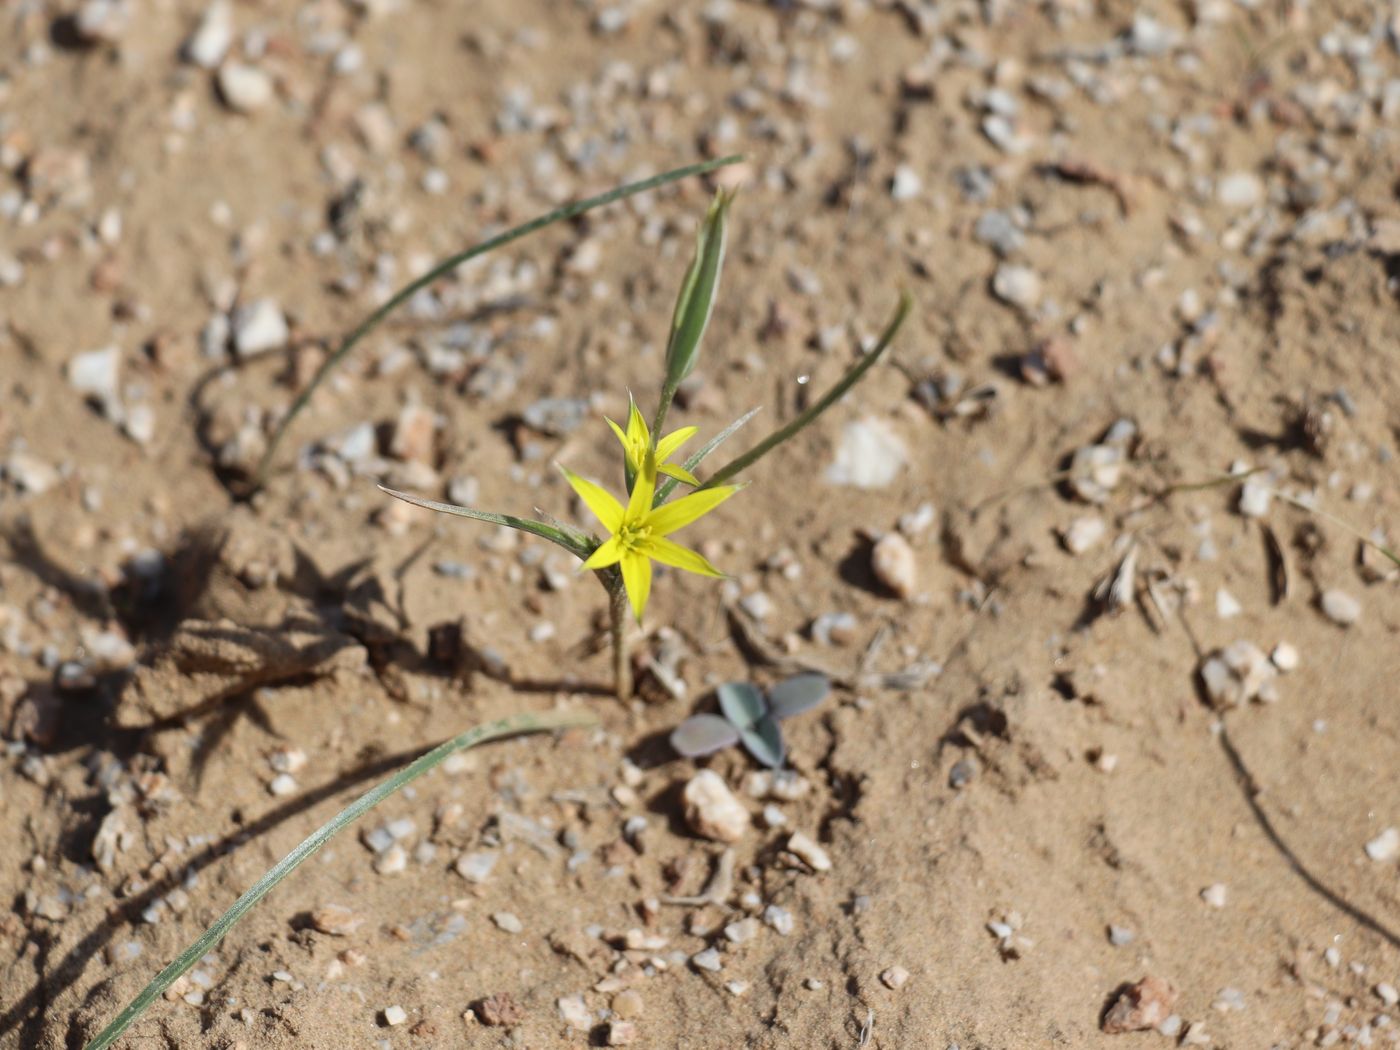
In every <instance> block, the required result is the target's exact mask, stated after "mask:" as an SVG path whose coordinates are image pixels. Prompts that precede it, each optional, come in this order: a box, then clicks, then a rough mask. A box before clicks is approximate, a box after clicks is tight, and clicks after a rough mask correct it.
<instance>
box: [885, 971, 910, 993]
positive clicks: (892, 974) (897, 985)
mask: <svg viewBox="0 0 1400 1050" xmlns="http://www.w3.org/2000/svg"><path fill="white" fill-rule="evenodd" d="M880 983H881V984H883V985H884V986H885V987H886V988H889V989H890V990H891V991H896V992H897V991H899V990H900V989H901V988H903V987H904V986H905V985H906V984H908V983H909V971H908V970H906V969H905V968H904V967H903V966H891V967H890V968H889V969H888V970H886V971H885V972H884V973H882V974H880Z"/></svg>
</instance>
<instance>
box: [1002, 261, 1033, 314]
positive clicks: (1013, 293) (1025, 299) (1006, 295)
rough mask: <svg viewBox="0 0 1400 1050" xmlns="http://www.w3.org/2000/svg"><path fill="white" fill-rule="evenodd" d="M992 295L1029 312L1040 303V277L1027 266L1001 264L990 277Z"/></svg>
mask: <svg viewBox="0 0 1400 1050" xmlns="http://www.w3.org/2000/svg"><path fill="white" fill-rule="evenodd" d="M992 293H993V294H994V295H995V296H996V297H997V298H998V299H1000V300H1001V301H1002V302H1004V303H1009V304H1011V305H1012V306H1019V307H1021V308H1022V309H1026V310H1029V309H1031V308H1032V307H1034V306H1035V305H1036V304H1037V303H1038V302H1040V277H1039V276H1037V274H1036V272H1035V271H1034V270H1032V269H1031V268H1030V267H1028V266H1017V265H1015V264H1013V263H1002V264H1001V265H1000V266H998V267H997V271H996V273H995V274H994V275H993V277H992Z"/></svg>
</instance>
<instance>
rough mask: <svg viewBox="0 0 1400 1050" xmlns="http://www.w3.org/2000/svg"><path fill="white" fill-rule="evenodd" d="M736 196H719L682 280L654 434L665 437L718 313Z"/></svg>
mask: <svg viewBox="0 0 1400 1050" xmlns="http://www.w3.org/2000/svg"><path fill="white" fill-rule="evenodd" d="M733 202H734V194H733V193H732V192H726V191H724V190H721V191H720V192H718V193H717V194H715V199H714V201H713V202H712V203H711V204H710V210H709V211H708V212H706V213H705V221H704V222H702V223H701V224H700V230H699V232H698V233H697V234H696V236H695V255H694V257H693V258H692V259H691V261H690V266H689V267H688V268H687V269H686V272H685V278H684V280H682V281H681V290H680V294H678V295H677V296H676V308H675V311H674V312H673V313H672V315H671V336H670V339H669V340H668V341H667V344H666V380H665V383H664V384H663V386H662V389H661V403H660V405H658V406H657V410H656V423H655V425H654V426H653V427H652V433H653V434H654V435H656V437H660V436H661V426H662V424H663V423H664V422H665V421H666V413H667V412H668V411H669V410H670V407H671V400H672V398H674V397H675V396H676V388H677V387H679V386H680V385H681V382H682V381H683V380H684V379H685V378H686V376H688V375H690V373H691V371H692V370H693V369H694V368H695V361H696V358H697V357H698V356H699V352H700V340H701V339H702V338H704V335H705V329H706V328H708V327H709V324H710V314H711V313H713V312H714V305H715V293H716V292H717V291H718V290H719V275H720V271H721V270H723V269H724V248H725V241H726V240H727V236H726V232H725V218H726V216H727V215H728V213H729V206H730V204H732V203H733Z"/></svg>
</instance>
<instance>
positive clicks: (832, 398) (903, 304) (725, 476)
mask: <svg viewBox="0 0 1400 1050" xmlns="http://www.w3.org/2000/svg"><path fill="white" fill-rule="evenodd" d="M913 305H914V300H913V298H912V297H911V296H910V295H909V293H908V292H900V293H899V305H898V306H897V307H895V311H894V314H893V316H891V317H890V320H889V322H888V323H887V324H886V325H885V330H884V331H883V332H881V333H880V339H879V342H877V343H876V344H875V347H874V349H872V350H871V351H870V353H868V354H866V355H865V356H864V357H862V358H861V359H860V360H859V361H857V362H856V364H855V365H853V366H852V367H851V369H850V371H848V372H847V373H846V374H845V375H844V376H842V377H841V378H840V379H839V380H838V381H837V383H836V385H835V386H833V387H832V388H831V389H830V390H828V391H827V392H826V393H825V394H824V395H822V398H821V400H819V401H817V402H816V403H815V404H813V405H811V406H810V407H809V408H808V409H807V411H805V412H803V413H802V414H801V415H800V416H798V417H797V418H796V419H794V420H793V421H792V422H791V423H789V424H788V425H787V426H785V427H780V428H779V429H778V430H775V431H774V432H773V433H771V434H769V435H768V436H767V437H766V438H764V439H763V440H762V441H760V442H759V443H758V444H757V445H755V446H754V447H753V448H751V449H749V450H748V451H747V452H745V453H744V454H743V455H742V456H739V457H738V458H737V459H733V460H731V461H730V462H728V463H726V464H725V465H724V466H723V467H721V468H720V469H719V470H718V471H716V472H715V473H714V474H713V475H712V476H711V477H709V478H707V479H706V480H705V481H704V482H703V483H702V484H701V485H700V488H702V489H709V488H714V487H715V486H716V485H723V484H724V483H725V482H726V481H728V480H729V479H730V478H732V477H734V476H735V475H736V474H739V473H740V472H741V471H745V470H747V469H748V468H749V467H751V466H753V465H754V464H755V463H757V462H758V461H759V460H760V459H762V458H763V457H764V456H766V455H768V453H770V452H772V451H773V450H774V449H775V448H777V447H778V446H779V445H781V444H782V443H783V442H784V441H787V440H788V439H789V438H791V437H792V436H793V435H795V434H796V433H797V432H798V431H800V430H802V429H803V428H804V427H807V426H809V425H810V424H811V423H812V422H813V420H815V419H816V418H817V417H818V416H820V415H821V414H822V413H823V412H825V411H826V410H827V409H828V408H830V407H831V406H832V405H834V404H836V402H838V401H840V400H841V398H842V397H844V396H845V394H846V391H848V390H850V389H851V387H853V386H855V385H856V384H857V383H859V382H860V381H861V379H862V378H864V376H865V373H867V372H868V371H870V369H871V368H872V367H874V365H875V362H876V361H878V360H879V359H880V358H881V356H883V354H884V353H885V351H886V350H888V349H889V346H890V343H891V342H893V341H894V337H895V334H896V333H897V332H898V331H899V329H900V327H901V326H902V325H903V324H904V321H905V318H907V317H908V316H909V310H910V309H911V308H912V307H913Z"/></svg>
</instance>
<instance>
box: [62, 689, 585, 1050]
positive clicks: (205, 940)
mask: <svg viewBox="0 0 1400 1050" xmlns="http://www.w3.org/2000/svg"><path fill="white" fill-rule="evenodd" d="M595 722H596V719H594V718H593V717H592V716H590V715H580V714H571V713H545V714H538V715H537V714H517V715H510V716H508V717H506V718H501V719H497V720H496V721H494V722H487V723H485V724H484V725H479V726H476V727H475V728H473V729H468V730H467V731H466V732H465V733H461V734H459V735H458V736H455V737H453V738H452V739H451V740H449V741H447V742H446V743H443V744H439V745H438V746H437V747H435V748H433V749H432V750H431V751H429V752H428V753H427V754H425V755H423V756H422V757H421V758H418V759H416V760H415V761H413V762H410V763H409V764H408V765H406V766H404V767H403V768H402V769H400V770H399V771H398V772H397V773H395V774H394V775H393V776H391V777H390V778H389V779H388V780H385V781H383V782H381V783H380V784H378V785H376V786H375V787H373V788H371V789H370V790H369V791H366V792H365V793H364V794H363V795H361V796H360V797H359V798H357V799H356V800H355V801H354V802H352V803H350V805H348V806H346V807H345V808H344V809H343V810H341V811H340V812H339V813H337V814H336V815H335V816H334V817H332V818H331V819H330V820H328V821H327V822H326V823H325V824H323V825H321V827H319V828H318V829H317V830H316V831H314V832H313V833H312V834H311V835H310V836H309V837H308V838H306V839H305V840H304V841H303V842H302V843H301V845H299V846H297V847H296V849H294V850H292V852H290V853H288V854H287V855H286V856H285V857H283V858H282V859H281V860H280V861H278V862H277V864H276V865H275V866H274V867H272V868H271V869H270V870H269V871H268V872H267V873H266V874H265V875H263V877H262V878H260V879H259V880H258V881H257V882H256V883H254V884H253V887H252V888H251V889H250V890H248V891H247V892H246V893H244V894H243V896H241V897H239V898H238V900H236V901H234V903H233V906H232V907H231V908H229V910H228V911H226V912H224V914H223V915H221V916H220V917H219V918H218V919H217V920H216V921H215V922H214V924H213V925H212V926H210V927H209V929H207V930H205V931H204V934H203V936H201V937H200V938H199V939H198V940H197V941H195V942H194V943H193V944H191V945H190V946H189V947H188V948H186V949H185V950H184V951H183V952H181V953H180V955H179V957H178V958H177V959H176V960H175V961H174V962H172V963H171V964H170V965H169V966H167V967H166V968H165V969H163V970H161V971H160V973H158V974H156V976H155V979H154V980H152V981H151V983H150V984H148V985H146V987H145V988H144V989H142V991H141V994H140V995H138V996H137V997H136V998H135V999H133V1000H132V1001H131V1002H130V1003H128V1004H127V1007H126V1009H124V1010H123V1011H122V1012H121V1013H120V1014H118V1015H117V1017H116V1019H115V1020H113V1021H112V1023H111V1024H109V1025H108V1026H107V1027H106V1028H104V1029H103V1030H102V1031H101V1032H100V1033H98V1035H97V1037H96V1038H95V1039H93V1040H92V1042H90V1043H88V1044H87V1047H86V1048H85V1050H105V1048H106V1047H109V1046H111V1045H112V1044H113V1043H115V1042H116V1041H117V1040H118V1039H119V1038H121V1035H122V1033H123V1032H125V1031H126V1030H127V1028H128V1027H130V1025H131V1023H132V1022H133V1021H135V1020H136V1019H137V1018H138V1017H140V1016H141V1015H142V1014H143V1013H145V1012H146V1010H147V1009H148V1008H149V1007H150V1006H151V1004H152V1003H154V1002H155V1001H156V1000H157V999H159V998H160V996H161V995H162V994H163V993H164V992H165V990H166V989H167V988H169V987H170V986H171V985H172V984H174V983H175V981H176V979H177V978H179V977H180V976H182V975H183V974H184V973H185V972H186V971H188V970H189V969H190V967H192V966H194V964H195V963H197V962H198V961H199V960H200V959H201V958H203V957H204V956H205V955H206V954H207V953H208V952H210V951H211V950H213V948H214V947H215V946H216V945H217V944H218V943H219V942H220V941H221V940H223V939H224V936H225V935H226V934H227V933H228V932H229V930H231V929H232V928H233V926H234V924H235V923H237V922H238V920H239V919H241V918H243V916H244V915H245V914H246V913H247V912H248V911H249V909H251V908H252V907H253V905H255V904H257V903H258V901H260V900H262V899H263V898H264V897H266V896H267V894H268V892H269V891H270V890H271V889H272V887H274V886H276V885H277V884H278V883H279V882H281V881H282V880H283V879H285V878H286V877H287V876H288V875H290V874H291V873H292V872H293V871H295V870H296V869H297V868H298V867H300V866H301V865H302V864H303V863H304V862H306V861H307V860H309V859H310V858H311V857H312V856H313V855H314V854H315V853H316V852H317V851H318V850H319V849H320V848H321V847H322V846H324V845H325V844H326V843H327V842H329V841H330V840H331V839H332V838H334V837H335V836H336V835H337V834H339V833H340V832H341V831H343V830H345V828H346V827H348V826H349V825H350V824H353V823H354V822H355V821H356V820H358V819H359V818H360V817H362V816H364V815H365V814H366V813H368V812H369V811H370V810H371V809H373V808H374V807H375V806H377V805H379V803H381V802H383V801H384V800H385V799H386V798H388V797H389V796H390V795H392V794H394V793H395V792H396V791H398V790H399V789H400V788H402V787H404V786H406V785H408V784H410V783H412V782H413V781H415V780H417V779H418V778H419V777H421V776H422V775H423V774H424V773H426V772H428V771H429V770H430V769H433V768H434V767H435V766H437V765H438V764H439V763H440V762H442V760H443V759H445V758H447V756H448V755H451V754H453V753H455V752H457V751H462V750H464V749H466V748H469V747H474V746H475V745H477V744H481V743H484V742H486V741H488V740H498V739H500V738H501V737H506V736H515V735H517V734H520V733H538V732H543V731H546V730H551V729H569V728H575V727H579V726H589V725H593V724H594V723H595Z"/></svg>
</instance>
